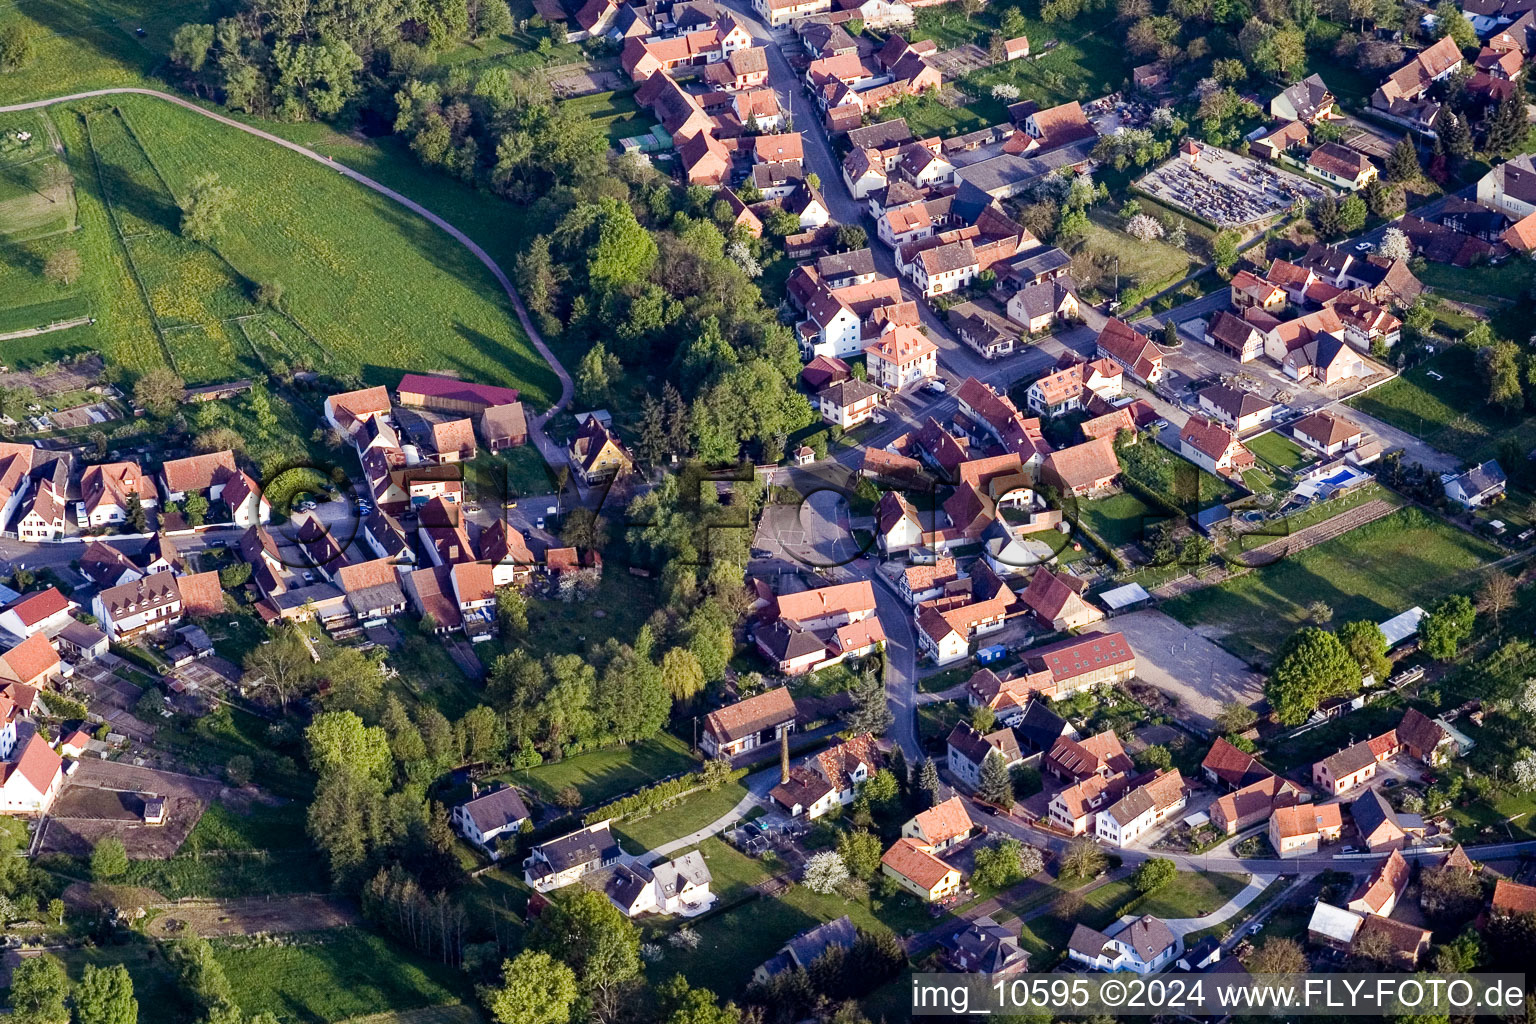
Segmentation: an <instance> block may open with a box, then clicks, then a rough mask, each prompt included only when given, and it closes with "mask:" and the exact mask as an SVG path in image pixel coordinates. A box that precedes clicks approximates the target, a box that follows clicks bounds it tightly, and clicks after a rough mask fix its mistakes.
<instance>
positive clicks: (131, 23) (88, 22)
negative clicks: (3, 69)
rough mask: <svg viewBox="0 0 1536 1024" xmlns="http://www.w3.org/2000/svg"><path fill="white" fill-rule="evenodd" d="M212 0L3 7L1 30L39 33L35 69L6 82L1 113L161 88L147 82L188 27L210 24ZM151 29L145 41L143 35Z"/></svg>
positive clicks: (42, 2)
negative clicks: (91, 94) (97, 91)
mask: <svg viewBox="0 0 1536 1024" xmlns="http://www.w3.org/2000/svg"><path fill="white" fill-rule="evenodd" d="M208 15H209V4H208V2H207V0H166V2H163V3H159V4H146V3H144V2H143V0H27V2H26V3H17V4H7V5H5V6H4V7H0V25H5V24H6V23H8V22H10V21H12V20H16V21H20V22H22V23H23V24H24V25H26V26H27V27H28V28H29V29H30V30H31V35H32V43H33V47H34V48H35V50H36V53H35V55H34V56H33V58H32V61H31V63H29V64H28V65H27V66H26V67H24V68H22V69H20V70H18V71H11V72H9V73H7V74H6V75H4V76H3V77H0V105H5V104H10V103H18V102H22V101H25V100H36V99H42V98H43V97H46V96H60V95H63V94H65V93H72V92H79V91H81V90H83V89H93V88H99V87H101V86H109V85H144V84H149V85H161V84H162V83H159V82H146V81H145V78H146V77H147V76H148V75H150V74H151V73H152V72H153V70H154V69H155V68H156V67H157V66H159V65H160V64H161V63H162V61H163V59H164V55H165V54H166V53H167V52H168V51H169V50H170V48H171V37H172V36H173V35H175V33H176V30H177V29H178V28H180V27H181V26H182V25H183V24H185V23H187V22H189V21H192V22H197V21H210V20H212V19H211V18H209V16H208ZM139 29H143V31H144V34H143V35H142V36H139V35H137V34H136V32H137V30H139Z"/></svg>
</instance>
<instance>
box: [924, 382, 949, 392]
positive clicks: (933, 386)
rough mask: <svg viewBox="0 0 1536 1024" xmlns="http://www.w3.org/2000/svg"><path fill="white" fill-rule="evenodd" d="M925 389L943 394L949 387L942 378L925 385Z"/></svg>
mask: <svg viewBox="0 0 1536 1024" xmlns="http://www.w3.org/2000/svg"><path fill="white" fill-rule="evenodd" d="M923 390H924V391H926V392H927V393H928V394H930V395H942V394H943V393H944V392H946V391H948V390H949V388H948V387H947V386H946V385H945V383H944V382H943V381H941V380H931V381H929V382H928V383H927V384H924V385H923Z"/></svg>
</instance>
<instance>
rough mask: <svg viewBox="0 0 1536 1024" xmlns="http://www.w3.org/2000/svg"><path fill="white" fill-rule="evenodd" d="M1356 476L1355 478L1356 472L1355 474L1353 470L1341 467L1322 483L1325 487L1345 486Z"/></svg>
mask: <svg viewBox="0 0 1536 1024" xmlns="http://www.w3.org/2000/svg"><path fill="white" fill-rule="evenodd" d="M1354 478H1355V474H1354V471H1353V470H1348V469H1341V470H1339V471H1338V472H1337V473H1335V474H1333V476H1330V477H1329V478H1328V479H1326V480H1324V481H1323V483H1322V486H1324V487H1343V486H1344V485H1345V484H1347V483H1349V482H1350V481H1352V480H1353V479H1354Z"/></svg>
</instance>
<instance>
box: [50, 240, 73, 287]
mask: <svg viewBox="0 0 1536 1024" xmlns="http://www.w3.org/2000/svg"><path fill="white" fill-rule="evenodd" d="M81 267H82V264H81V262H80V250H78V249H71V248H67V247H66V248H61V249H55V250H53V252H51V253H49V254H48V258H47V259H46V260H45V261H43V276H44V277H46V278H47V279H48V280H50V281H52V282H53V283H54V284H62V285H71V284H74V283H75V282H76V281H78V280H80V271H81Z"/></svg>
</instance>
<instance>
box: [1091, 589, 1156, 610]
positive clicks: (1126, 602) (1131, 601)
mask: <svg viewBox="0 0 1536 1024" xmlns="http://www.w3.org/2000/svg"><path fill="white" fill-rule="evenodd" d="M1151 599H1152V595H1151V594H1149V593H1147V591H1146V588H1145V587H1143V586H1142V585H1141V584H1140V583H1127V584H1126V585H1125V586H1123V587H1115V588H1114V589H1113V590H1106V591H1104V593H1102V594H1100V595H1099V600H1100V601H1102V602H1103V603H1104V606H1105V607H1107V608H1108V609H1109V610H1110V611H1112V612H1117V611H1119V610H1120V609H1121V608H1129V607H1131V606H1132V605H1135V604H1140V603H1141V602H1143V601H1150V600H1151Z"/></svg>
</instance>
